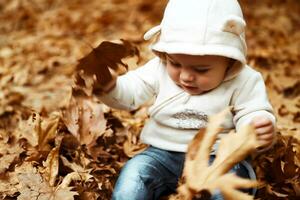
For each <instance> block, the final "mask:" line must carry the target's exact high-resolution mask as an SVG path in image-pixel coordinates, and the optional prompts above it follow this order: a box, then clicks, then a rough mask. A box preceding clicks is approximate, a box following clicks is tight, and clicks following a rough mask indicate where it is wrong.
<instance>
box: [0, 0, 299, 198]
mask: <svg viewBox="0 0 300 200" xmlns="http://www.w3.org/2000/svg"><path fill="white" fill-rule="evenodd" d="M240 2H241V4H242V7H243V9H244V13H245V18H246V21H247V24H248V29H247V43H248V62H249V64H250V65H252V66H254V67H255V68H256V69H257V70H258V71H260V72H262V74H263V76H264V79H265V81H266V84H267V89H268V93H269V96H270V100H271V102H272V104H273V106H274V109H275V114H276V116H277V120H278V126H277V136H278V142H277V144H276V145H275V146H274V147H273V148H272V149H270V150H268V151H267V152H265V153H264V154H261V155H257V156H256V157H254V166H255V170H256V173H257V176H258V179H259V181H260V183H261V184H259V186H258V192H257V195H256V197H255V198H256V199H270V200H273V199H291V200H293V199H299V196H300V181H299V180H300V111H299V109H300V89H299V88H300V82H299V80H300V78H299V77H300V67H299V66H300V54H299V52H300V49H299V46H300V34H299V28H300V24H299V18H300V4H299V1H298V0H264V1H252V0H241V1H240ZM165 4H166V1H150V0H127V1H120V0H110V1H98V0H90V1H88V2H87V1H83V0H69V1H60V0H23V1H19V0H10V1H0V175H1V176H0V198H1V199H53V200H56V199H67V200H68V199H89V200H91V199H110V197H111V193H112V190H113V186H114V183H115V180H116V178H117V176H118V173H119V171H120V169H121V167H122V166H123V165H124V163H125V162H126V161H127V160H128V158H130V157H132V156H133V155H135V154H136V153H138V152H140V151H142V150H143V149H144V148H146V145H143V144H141V143H140V142H139V132H140V130H141V128H142V127H143V125H144V122H145V121H146V120H147V118H148V116H147V112H146V111H147V106H143V107H141V108H140V109H138V110H136V111H133V112H126V111H118V110H113V109H111V108H108V107H106V106H105V105H103V104H101V102H99V101H98V99H97V97H96V95H92V94H93V91H89V90H88V89H90V88H89V87H86V86H88V84H87V85H86V83H84V87H79V88H75V89H76V91H74V79H73V78H74V72H75V69H76V66H82V69H83V70H85V71H86V70H87V69H86V68H85V66H86V64H85V63H86V59H85V58H87V57H92V60H93V62H96V63H98V64H99V65H108V67H111V68H113V69H119V67H120V66H121V68H122V67H124V66H128V70H131V69H133V68H136V67H137V66H138V65H140V64H143V63H145V61H146V60H148V59H149V58H151V57H152V56H153V54H152V53H151V52H150V51H149V49H148V44H149V43H147V42H144V41H143V39H142V35H143V33H144V32H145V31H146V30H147V29H149V28H150V27H152V26H153V25H157V24H158V23H159V20H160V19H161V16H162V12H163V8H164V5H165ZM120 38H122V39H125V40H124V41H128V43H126V44H128V45H126V44H125V45H124V44H123V45H121V46H118V45H120V43H118V44H116V45H117V50H120V51H121V53H120V54H118V56H117V58H114V59H113V60H112V61H111V60H109V58H110V56H108V57H107V56H106V57H105V54H106V53H108V52H109V51H104V52H100V53H99V52H98V51H93V49H97V47H98V46H99V45H101V44H103V43H102V42H103V41H112V40H116V39H120ZM106 44H107V43H106ZM127 47H129V48H127ZM122 48H123V50H122ZM137 48H138V49H139V52H140V54H136V53H137ZM113 51H114V52H115V51H116V50H113ZM122 52H123V53H122ZM100 55H101V56H103V55H104V59H98V57H99V56H100ZM108 55H111V53H109V54H108ZM132 55H135V56H133V57H130V56H132ZM128 56H129V57H128ZM123 57H126V59H122V58H123ZM89 60H90V59H89ZM78 62H79V63H80V64H79V65H78ZM99 62H100V63H99ZM125 68H126V67H125ZM119 72H120V73H123V72H124V71H122V70H121V71H118V70H117V73H119ZM83 81H84V80H83ZM93 81H94V80H93ZM98 81H99V80H98ZM101 81H106V80H105V79H104V80H101ZM72 86H73V88H72ZM85 89H86V90H85ZM80 91H83V92H82V93H81V92H80ZM76 92H77V93H76ZM86 94H88V95H86ZM94 94H95V91H94ZM217 121H218V120H215V122H213V124H214V123H216V124H217ZM216 124H214V126H216ZM207 129H209V128H207ZM208 132H213V133H214V134H215V133H217V131H211V130H208ZM243 133H244V134H246V133H247V134H248V133H249V134H250V133H251V131H247V130H245V131H244V132H243ZM202 135H204V134H202ZM236 135H237V134H231V135H230V136H229V137H236ZM250 136H251V134H250V135H249V137H250ZM199 137H200V136H198V137H196V138H195V139H196V141H199V142H196V143H192V144H191V145H192V146H191V147H190V151H189V153H188V154H187V158H188V159H187V163H186V167H185V172H184V176H185V178H184V181H183V182H182V184H181V186H180V187H179V188H178V194H177V195H184V196H185V197H188V196H189V195H197V194H198V192H199V191H200V190H203V189H204V191H205V190H208V191H211V190H212V188H216V187H219V188H222V187H221V186H220V185H218V181H219V182H220V179H222V180H223V178H224V179H226V180H227V178H228V176H227V175H224V172H225V171H226V170H228V168H229V167H230V166H231V165H232V163H231V164H228V163H227V164H225V165H223V164H222V166H223V167H224V168H223V167H221V168H219V167H218V166H221V165H219V164H218V163H222V162H224V160H216V163H215V165H212V166H211V167H208V166H206V165H205V164H203V165H202V164H201V163H206V157H205V155H206V154H203V153H199V154H198V153H196V152H201V151H203V150H202V148H203V145H200V144H203V142H204V141H205V138H199ZM201 137H202V136H201ZM203 137H206V136H203ZM249 141H251V140H250V139H249ZM195 144H198V145H195ZM207 144H208V143H207ZM225 145H226V142H225ZM201 146H202V147H201ZM208 146H209V145H208ZM232 148H235V147H232ZM249 148H250V147H249ZM251 148H252V147H251ZM251 148H250V149H251ZM244 152H245V155H246V154H248V153H250V150H249V151H248V150H247V151H246V150H245V151H244ZM227 153H230V152H227ZM245 155H243V156H245ZM243 156H242V157H243ZM225 157H226V155H219V157H218V158H219V159H221V158H225ZM242 157H239V158H236V159H235V160H234V162H237V161H238V160H239V159H242ZM195 166H197V167H198V166H201V167H202V168H201V169H203V170H207V171H216V172H212V175H211V176H209V177H206V178H207V179H205V180H209V181H207V182H205V181H204V180H203V179H201V180H203V181H204V182H197V183H196V184H195V183H194V181H191V180H192V179H193V177H191V176H190V175H189V171H190V170H192V171H193V174H194V173H195V174H197V176H198V172H197V170H196V169H197V167H195ZM215 169H218V170H219V171H218V170H215ZM208 174H209V173H208ZM214 174H215V175H214ZM201 176H202V175H201V174H199V177H201ZM229 179H230V181H232V180H236V179H235V178H232V177H229ZM230 181H229V182H230ZM233 182H234V181H232V182H231V183H232V185H231V186H232V187H231V186H229V187H230V188H225V189H224V188H223V189H221V190H222V191H223V193H224V194H226V191H228V190H230V191H231V192H230V193H231V194H235V192H236V190H235V188H236V187H235V183H236V182H234V183H233ZM237 182H239V181H237ZM240 183H242V184H244V183H245V184H246V185H247V186H253V185H254V184H253V183H252V182H251V183H250V182H248V181H246V182H244V181H241V182H239V184H238V185H239V187H240V186H241V184H240ZM242 198H244V197H242Z"/></svg>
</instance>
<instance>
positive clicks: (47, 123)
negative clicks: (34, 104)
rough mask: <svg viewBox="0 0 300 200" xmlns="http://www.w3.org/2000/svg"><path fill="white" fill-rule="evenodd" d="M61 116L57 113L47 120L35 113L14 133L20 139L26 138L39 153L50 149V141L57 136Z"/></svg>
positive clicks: (21, 123)
mask: <svg viewBox="0 0 300 200" xmlns="http://www.w3.org/2000/svg"><path fill="white" fill-rule="evenodd" d="M59 119H60V114H59V113H57V112H54V113H52V115H51V116H50V117H49V118H48V119H46V118H43V119H42V118H41V116H40V115H39V114H38V113H33V114H32V115H31V116H30V118H29V119H28V120H27V121H22V122H20V124H19V127H18V129H17V130H16V132H15V133H14V134H15V135H16V136H17V137H18V138H25V139H26V140H27V141H28V143H29V144H30V145H31V146H32V147H35V148H37V150H39V151H47V150H49V149H50V146H49V144H48V142H49V141H51V140H54V138H55V136H56V134H57V127H58V122H59Z"/></svg>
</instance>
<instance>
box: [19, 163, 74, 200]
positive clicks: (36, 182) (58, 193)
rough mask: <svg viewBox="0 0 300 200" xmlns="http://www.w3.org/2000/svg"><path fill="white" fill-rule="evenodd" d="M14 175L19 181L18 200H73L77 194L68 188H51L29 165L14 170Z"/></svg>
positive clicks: (25, 164) (24, 164)
mask: <svg viewBox="0 0 300 200" xmlns="http://www.w3.org/2000/svg"><path fill="white" fill-rule="evenodd" d="M15 173H16V175H17V177H18V180H19V184H18V186H17V188H18V191H19V192H20V195H19V196H18V199H19V200H31V199H38V200H44V199H49V200H61V199H66V200H73V199H74V196H75V195H77V192H74V191H71V188H70V187H65V188H61V187H59V186H57V187H51V186H50V185H49V184H48V183H47V182H46V181H45V180H44V179H43V177H42V175H41V174H40V173H39V172H38V170H37V169H36V168H35V167H34V166H33V165H32V164H31V163H23V165H22V166H20V167H18V168H16V170H15Z"/></svg>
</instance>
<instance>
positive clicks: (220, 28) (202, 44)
mask: <svg viewBox="0 0 300 200" xmlns="http://www.w3.org/2000/svg"><path fill="white" fill-rule="evenodd" d="M245 26H246V23H245V21H244V19H243V14H242V10H241V8H240V6H239V3H238V2H237V0H170V1H169V3H168V4H167V7H166V9H165V12H164V17H163V19H162V22H161V24H160V25H158V26H155V27H153V28H152V29H150V30H149V31H148V32H147V33H145V35H144V38H145V39H151V38H152V37H153V36H155V35H159V38H158V40H157V41H156V42H154V43H153V45H152V46H151V48H152V50H153V51H154V52H155V53H157V54H159V53H169V54H175V53H182V54H188V55H219V56H224V57H228V58H233V59H234V60H236V61H238V63H236V64H235V65H234V68H232V70H230V71H229V72H228V74H227V75H226V78H225V80H229V79H231V78H234V76H235V75H236V74H237V73H238V72H239V71H240V70H241V69H242V67H243V65H245V64H246V52H247V47H246V43H245Z"/></svg>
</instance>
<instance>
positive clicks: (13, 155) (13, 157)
mask: <svg viewBox="0 0 300 200" xmlns="http://www.w3.org/2000/svg"><path fill="white" fill-rule="evenodd" d="M23 152H24V149H22V148H21V147H20V146H19V144H18V143H17V144H15V143H11V144H9V143H6V142H4V141H2V140H0V155H1V157H0V174H2V173H4V172H5V171H6V170H7V169H8V168H9V167H10V165H11V164H12V163H13V162H15V161H17V160H18V158H19V156H20V154H21V153H23Z"/></svg>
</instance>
